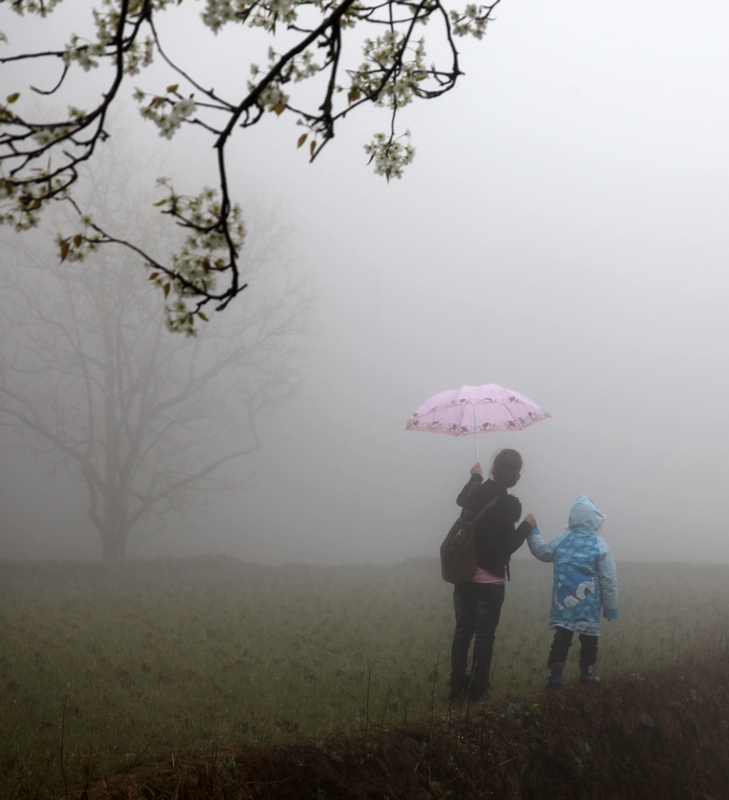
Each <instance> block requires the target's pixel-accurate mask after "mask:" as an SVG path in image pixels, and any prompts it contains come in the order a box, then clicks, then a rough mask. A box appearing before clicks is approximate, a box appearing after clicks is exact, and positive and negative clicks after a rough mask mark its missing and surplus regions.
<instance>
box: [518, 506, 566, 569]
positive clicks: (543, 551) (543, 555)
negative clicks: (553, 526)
mask: <svg viewBox="0 0 729 800" xmlns="http://www.w3.org/2000/svg"><path fill="white" fill-rule="evenodd" d="M524 522H528V523H529V524H530V525H532V529H531V531H530V532H529V533H528V534H527V545H528V546H529V551H530V552H531V554H532V555H533V556H534V557H535V558H538V559H539V560H540V561H554V548H555V545H556V540H557V539H561V538H562V537H561V536H555V538H554V539H551V540H550V541H548V542H545V541H544V539H542V534H541V533H540V532H539V527H538V525H537V521H536V519H535V518H534V514H527V515H526V517H524Z"/></svg>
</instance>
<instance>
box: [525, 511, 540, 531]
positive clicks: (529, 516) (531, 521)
mask: <svg viewBox="0 0 729 800" xmlns="http://www.w3.org/2000/svg"><path fill="white" fill-rule="evenodd" d="M524 521H525V522H528V523H529V524H530V525H531V526H532V528H536V527H537V521H536V519H535V518H534V514H527V515H526V517H524Z"/></svg>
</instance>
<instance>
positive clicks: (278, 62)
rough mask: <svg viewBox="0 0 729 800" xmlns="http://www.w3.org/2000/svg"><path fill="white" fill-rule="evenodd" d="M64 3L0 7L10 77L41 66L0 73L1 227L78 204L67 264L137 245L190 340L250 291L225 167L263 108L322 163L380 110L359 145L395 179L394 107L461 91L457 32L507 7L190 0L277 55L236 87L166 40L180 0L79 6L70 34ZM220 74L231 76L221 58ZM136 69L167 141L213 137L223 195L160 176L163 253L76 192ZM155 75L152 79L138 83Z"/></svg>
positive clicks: (400, 139)
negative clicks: (77, 94) (167, 226)
mask: <svg viewBox="0 0 729 800" xmlns="http://www.w3.org/2000/svg"><path fill="white" fill-rule="evenodd" d="M62 2H63V0H5V2H4V3H2V6H0V67H2V68H5V72H8V71H10V70H11V69H15V72H14V73H13V74H14V75H15V74H17V70H18V67H26V66H27V67H28V68H29V69H30V68H32V67H34V66H35V65H38V66H39V67H40V68H41V70H40V71H39V70H38V69H35V71H34V74H42V75H43V76H44V77H43V81H44V83H43V84H42V85H37V84H38V81H37V80H36V84H34V85H24V86H22V85H21V86H9V85H8V81H7V80H6V79H5V78H4V79H3V80H2V82H1V85H2V86H3V87H4V88H5V91H4V92H3V94H5V92H7V94H5V96H4V97H3V96H0V222H2V223H6V224H10V225H12V226H15V228H17V229H18V230H26V229H30V228H33V227H35V226H36V225H38V223H39V220H40V218H41V214H42V211H43V209H44V208H45V207H46V206H47V205H48V204H49V203H51V202H54V201H64V202H68V203H70V204H71V205H72V206H73V207H74V208H75V210H76V212H77V213H78V220H79V225H78V231H77V232H75V233H74V234H73V235H67V236H65V237H61V236H60V235H59V240H58V245H59V248H60V256H61V258H62V259H73V260H79V259H82V258H83V257H84V256H85V255H86V254H87V253H88V252H89V251H91V250H93V249H95V248H97V247H99V246H101V245H103V244H105V243H110V242H116V243H117V244H121V245H123V246H125V247H128V248H130V250H132V251H134V252H135V253H136V254H137V255H138V257H139V258H140V260H141V262H142V263H144V264H145V265H146V266H147V268H148V269H149V270H150V279H151V280H152V281H154V282H155V283H156V284H157V285H158V286H159V287H160V289H161V290H162V292H163V293H164V297H165V303H166V313H167V319H168V324H169V326H170V327H171V328H172V329H173V330H183V331H186V332H188V333H191V332H193V331H194V329H195V324H196V322H197V320H198V319H203V320H204V319H206V318H207V317H206V314H205V311H206V310H207V309H215V310H222V309H224V308H225V307H226V306H227V305H228V303H230V301H231V300H232V299H233V298H234V297H235V296H236V295H237V294H238V293H239V292H241V291H242V290H243V289H245V287H246V283H245V276H244V275H242V274H241V271H240V249H241V247H242V246H243V243H244V237H245V229H244V225H243V220H242V215H241V210H240V207H239V205H237V204H236V202H235V201H234V198H232V197H231V193H230V189H229V180H228V173H227V155H228V152H229V148H230V146H231V143H232V142H233V141H234V139H235V137H236V136H238V135H239V134H240V132H241V131H242V130H245V129H246V128H250V127H252V126H253V125H256V124H258V123H259V122H260V121H261V120H262V119H263V118H264V117H265V116H266V115H267V114H273V115H274V116H279V117H280V116H281V115H284V114H287V115H291V116H293V118H295V120H296V123H297V125H299V126H301V131H300V132H299V133H298V134H297V135H296V138H295V140H294V141H292V147H294V146H298V147H299V148H301V149H302V150H303V151H304V153H305V154H306V157H308V158H309V159H310V160H311V161H313V160H314V159H316V157H317V156H318V154H319V153H321V151H322V149H323V148H324V147H325V146H326V145H327V144H328V143H329V142H330V141H331V140H332V138H333V137H334V133H335V129H336V128H337V126H339V125H340V124H341V122H342V121H343V120H344V118H345V117H347V116H349V115H352V114H354V113H355V112H356V111H357V110H358V109H361V108H363V107H365V106H367V105H374V106H379V107H382V108H383V109H384V110H385V114H386V119H387V126H386V130H384V131H380V132H376V133H374V135H373V137H372V139H371V141H370V142H369V143H367V144H365V151H366V155H367V156H368V158H369V163H371V164H372V165H373V166H374V170H375V172H377V173H378V174H380V175H383V176H384V177H385V178H386V179H387V180H390V179H391V178H399V177H401V175H402V171H403V168H404V167H405V166H406V165H407V164H409V163H410V162H411V161H412V159H413V156H414V148H413V146H412V145H411V144H410V143H409V141H408V134H407V133H406V132H402V131H400V130H399V129H398V112H399V110H400V109H402V108H403V107H404V106H406V105H408V104H409V103H411V102H412V101H414V100H416V99H433V98H437V97H439V96H441V95H443V94H445V93H446V92H448V91H450V90H451V89H452V88H453V87H454V86H455V84H456V81H457V80H458V78H459V76H460V75H461V74H462V73H461V69H460V65H459V57H458V50H457V47H456V38H457V37H460V36H474V37H476V38H479V39H480V38H482V37H483V35H484V33H485V31H486V26H487V23H488V22H489V21H490V20H491V18H492V15H493V12H494V9H495V8H496V6H497V5H498V3H499V2H500V0H492V2H490V3H488V4H486V5H475V4H468V5H466V6H465V7H463V8H457V9H456V8H449V7H448V5H449V4H448V3H447V2H445V0H381V1H380V2H377V0H375V2H367V0H260V1H257V0H204V2H203V0H184V8H185V9H189V7H190V4H199V6H200V7H201V12H202V13H201V15H200V17H199V22H198V24H200V25H204V26H206V27H207V28H208V29H210V30H211V31H212V32H214V33H219V32H221V31H222V30H223V28H226V32H227V29H228V28H229V27H233V26H234V27H235V28H237V29H239V34H238V35H239V36H240V37H241V38H242V40H243V41H242V45H243V44H244V43H245V42H246V41H247V39H246V38H245V37H249V38H250V37H251V36H252V35H254V32H253V31H252V29H257V32H256V33H257V34H258V35H260V34H261V33H263V34H264V35H265V36H266V37H268V39H269V49H268V56H267V59H266V60H263V61H262V62H261V63H251V64H250V73H249V75H248V77H247V78H246V77H245V76H242V77H241V78H240V79H239V80H238V82H237V84H236V85H235V88H234V90H233V91H230V90H228V91H227V92H226V91H225V90H219V89H215V88H208V87H207V85H204V84H203V80H202V79H201V78H199V77H196V70H195V67H196V65H197V64H199V58H200V53H199V52H194V53H188V54H187V57H188V61H187V62H186V63H182V62H181V61H180V60H179V58H178V59H177V60H175V59H173V57H172V56H171V55H170V50H171V48H170V47H169V45H170V40H169V39H168V38H167V39H166V38H165V37H166V36H168V37H169V36H170V35H171V34H170V33H169V32H170V30H173V28H172V26H170V25H169V24H167V25H165V24H162V23H164V22H169V20H170V19H171V18H172V17H173V15H175V14H179V13H180V11H181V6H183V0H95V1H94V0H73V5H74V19H75V20H79V27H78V29H79V30H81V26H80V20H81V17H82V15H83V14H84V13H85V14H87V15H88V20H89V21H88V24H87V27H88V29H89V31H93V34H90V35H88V36H82V35H81V34H80V33H65V34H64V33H63V31H62V30H59V26H55V25H54V19H52V17H53V13H52V12H54V10H57V7H58V6H60V5H61V3H62ZM11 11H14V12H16V13H17V14H19V15H21V16H29V15H35V16H37V17H38V19H37V20H36V21H35V22H34V25H35V26H40V25H41V24H42V23H43V22H45V23H46V25H47V26H50V30H51V33H52V34H53V35H55V36H57V38H58V39H59V40H60V41H59V42H58V45H57V46H56V47H50V48H44V49H38V50H37V51H33V50H28V48H24V47H22V46H20V47H17V46H16V44H15V42H14V39H13V36H12V34H10V33H8V32H7V31H9V30H10V28H11V27H12V26H11V20H10V12H11ZM3 17H4V19H3ZM426 26H427V27H426ZM74 27H76V25H74ZM3 31H6V32H3ZM426 33H427V35H428V38H427V40H426ZM63 35H65V36H66V37H67V38H66V39H65V40H64V39H60V37H61V36H63ZM242 45H241V46H242ZM16 47H17V49H15V48H16ZM428 47H430V48H431V50H432V51H433V52H436V53H437V54H438V62H437V63H436V62H435V61H430V60H429V55H428ZM215 58H216V53H215V52H207V51H206V52H205V61H206V65H208V62H209V60H210V59H215ZM153 64H156V65H161V66H162V67H164V68H165V69H166V70H167V72H168V73H169V72H171V73H173V76H174V77H173V80H172V81H171V82H169V83H168V82H167V81H165V85H164V86H159V85H157V84H156V81H158V80H159V77H158V76H159V70H157V71H154V70H149V68H150V67H151V66H152V65H153ZM218 68H219V70H220V73H221V75H223V74H226V77H227V78H228V79H229V78H230V76H229V75H227V73H226V64H225V63H224V61H223V59H222V58H221V63H220V65H219V67H218V66H217V65H216V69H218ZM145 70H149V71H148V72H147V73H145V74H144V76H142V75H141V74H142V73H143V72H144V71H145ZM198 73H199V70H198ZM0 75H2V73H0ZM130 76H134V81H135V82H136V84H137V85H136V86H135V88H134V89H133V97H134V99H135V101H136V103H137V104H138V107H139V112H140V114H141V117H142V118H143V119H144V120H147V121H149V122H151V123H152V124H153V125H155V126H156V127H157V128H158V130H159V133H160V135H161V136H163V137H165V138H167V139H171V138H172V137H173V136H175V135H176V134H177V133H178V132H179V131H180V130H181V129H182V128H183V127H184V126H195V127H196V128H198V129H199V130H201V131H202V132H204V134H205V135H206V136H208V137H209V139H210V144H211V147H212V148H214V153H215V156H216V165H217V175H216V182H215V183H216V186H215V188H214V189H208V188H204V189H201V191H200V192H199V193H198V194H196V195H192V196H191V195H186V194H179V193H178V192H177V191H175V186H174V182H173V180H170V179H161V180H160V181H159V185H160V191H161V197H160V199H159V201H158V203H157V206H158V210H159V211H161V213H162V214H164V215H167V216H169V217H170V218H171V219H172V220H174V222H175V223H177V225H179V226H181V228H182V229H183V230H184V232H185V240H184V243H183V244H182V245H181V247H180V249H179V251H177V252H175V253H171V254H170V255H169V257H167V258H165V259H164V260H163V259H160V257H159V256H157V257H153V256H152V255H151V254H150V253H148V252H146V251H145V249H144V245H143V243H141V242H135V241H132V240H129V239H125V240H120V239H117V238H116V237H115V236H114V232H113V230H109V229H107V228H106V227H102V226H101V225H100V224H99V223H98V222H97V221H95V220H94V217H93V209H88V208H82V207H80V205H79V204H78V202H77V199H76V196H75V194H74V187H75V184H76V183H77V181H78V178H79V170H80V168H81V167H82V165H84V164H93V160H94V158H95V157H96V156H97V154H98V152H99V150H100V149H101V148H102V147H104V146H107V144H108V140H109V138H110V133H111V131H110V126H111V123H110V114H111V109H112V107H114V106H115V104H117V105H118V103H119V102H120V100H121V99H122V98H124V97H125V96H126V97H128V94H126V95H125V93H124V92H122V85H123V83H124V82H125V79H127V78H129V77H130ZM145 79H146V81H147V85H142V86H140V85H139V84H140V83H141V82H142V81H144V80H145ZM79 81H81V82H82V83H81V85H82V87H83V97H84V103H85V105H86V107H85V108H79V107H77V106H75V105H73V106H69V107H67V109H66V111H65V113H59V112H58V110H57V109H58V106H59V99H61V98H63V97H64V94H63V90H64V89H66V88H68V86H69V85H73V86H74V87H77V86H78V84H79ZM228 83H230V81H229V80H227V82H226V85H227V84H228Z"/></svg>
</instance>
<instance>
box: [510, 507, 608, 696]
mask: <svg viewBox="0 0 729 800" xmlns="http://www.w3.org/2000/svg"><path fill="white" fill-rule="evenodd" d="M525 519H526V521H527V522H529V523H530V524H531V525H533V526H534V527H533V529H532V531H531V532H530V533H529V534H528V536H527V544H528V545H529V550H531V553H532V555H533V556H535V557H536V558H538V559H539V560H540V561H553V562H554V586H553V591H552V607H551V609H550V613H549V627H550V628H554V631H555V632H554V640H553V642H552V648H551V650H550V651H549V658H548V659H547V668H548V670H549V673H548V677H547V685H546V686H545V688H546V689H559V687H560V686H561V685H562V670H563V669H564V662H565V660H566V659H567V651H568V650H569V648H570V645H571V644H572V637H573V635H574V633H575V632H577V633H578V634H579V635H580V683H588V684H597V683H600V679H599V678H598V677H596V676H595V675H594V674H593V670H594V667H595V661H596V660H597V641H598V636H599V635H600V608H601V607H602V614H603V617H605V619H617V618H618V579H617V570H616V568H615V561H614V560H613V557H612V555H611V554H610V550H609V548H608V546H607V544H606V543H605V540H604V539H603V538H602V536H600V535H599V534H598V531H599V530H600V526H601V525H602V523H603V520H604V519H605V516H604V515H603V514H601V513H600V512H599V511H598V510H597V507H596V506H595V504H594V503H593V502H592V500H590V498H589V497H585V495H580V496H579V497H578V498H577V500H575V502H574V504H573V505H572V508H571V510H570V518H569V523H568V525H567V530H565V531H564V533H560V534H559V535H558V536H555V537H554V538H553V539H551V540H550V541H549V542H545V541H544V539H543V538H542V535H541V533H540V531H539V528H538V527H536V525H537V521H536V520H535V519H534V516H533V515H532V514H528V515H527V516H526V518H525Z"/></svg>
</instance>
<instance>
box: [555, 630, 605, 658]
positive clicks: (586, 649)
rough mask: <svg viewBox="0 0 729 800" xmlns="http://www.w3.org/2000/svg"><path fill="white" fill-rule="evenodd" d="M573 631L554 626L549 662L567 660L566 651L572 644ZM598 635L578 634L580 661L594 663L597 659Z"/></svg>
mask: <svg viewBox="0 0 729 800" xmlns="http://www.w3.org/2000/svg"><path fill="white" fill-rule="evenodd" d="M573 635H574V631H570V630H568V629H567V628H559V627H557V628H555V629H554V639H553V640H552V647H551V649H550V651H549V659H548V661H547V665H549V664H564V662H565V661H566V660H567V651H568V650H569V649H570V647H571V645H572V636H573ZM599 638H600V637H599V636H588V634H586V633H581V634H580V661H587V663H588V664H591V665H592V664H594V663H595V662H596V661H597V640H598V639H599Z"/></svg>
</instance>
